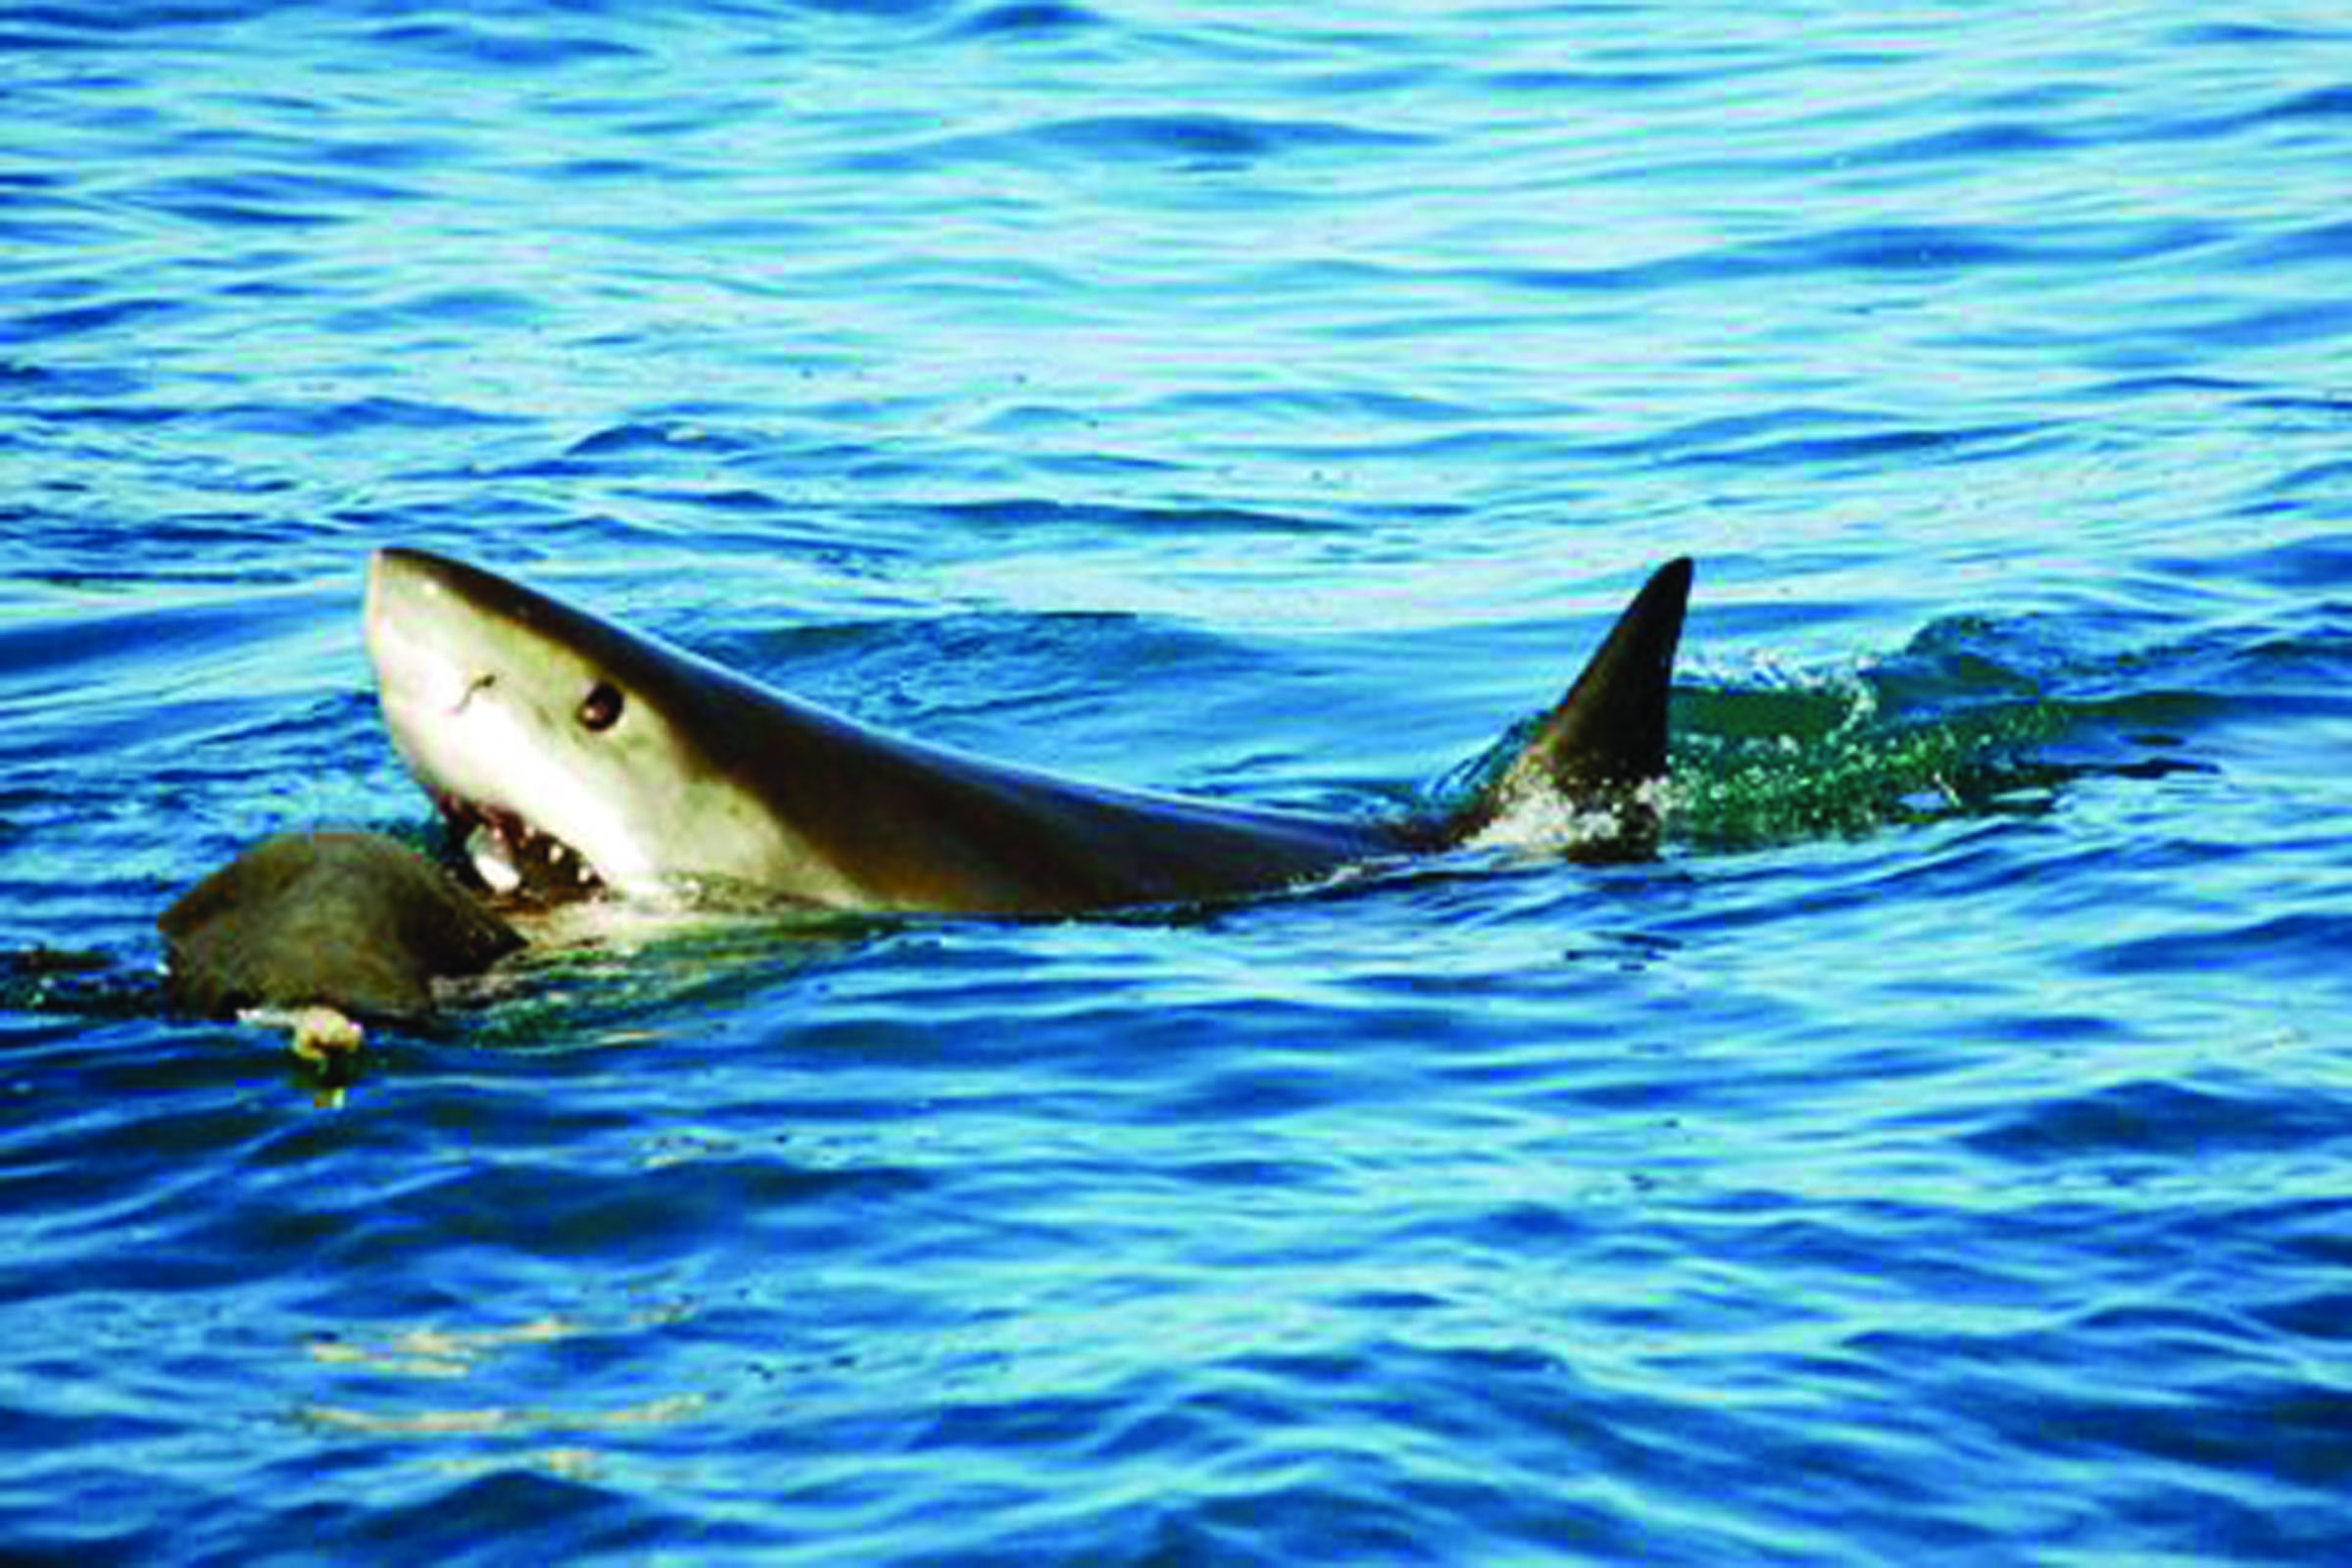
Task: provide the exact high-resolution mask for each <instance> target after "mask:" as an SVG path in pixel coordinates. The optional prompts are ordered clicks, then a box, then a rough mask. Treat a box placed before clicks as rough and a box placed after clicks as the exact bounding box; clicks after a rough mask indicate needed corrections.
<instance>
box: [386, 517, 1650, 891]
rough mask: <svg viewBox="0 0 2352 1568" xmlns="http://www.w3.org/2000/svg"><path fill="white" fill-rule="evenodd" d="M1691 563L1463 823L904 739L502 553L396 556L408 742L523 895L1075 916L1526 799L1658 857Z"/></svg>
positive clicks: (1243, 878) (1254, 874)
mask: <svg viewBox="0 0 2352 1568" xmlns="http://www.w3.org/2000/svg"><path fill="white" fill-rule="evenodd" d="M1690 592H1691V562H1690V561H1689V560H1687V559H1684V560H1677V561H1673V562H1669V563H1668V564H1665V565H1663V566H1661V567H1659V568H1658V569H1657V570H1656V571H1655V572H1654V573H1653V574H1652V575H1651V576H1650V578H1649V580H1648V582H1647V583H1646V584H1645V585H1644V586H1643V587H1642V590H1641V591H1640V593H1638V594H1637V595H1636V596H1635V598H1634V600H1633V602H1632V604H1631V605H1630V606H1629V607H1628V608H1627V609H1626V610H1625V612H1624V613H1622V614H1621V615H1620V616H1619V618H1618V620H1617V622H1616V625H1615V627H1614V628H1613V629H1612V630H1611V631H1610V632H1609V634H1608V636H1607V637H1606V638H1605V639H1604V640H1603V641H1602V643H1601V645H1600V647H1599V649H1598V651H1597V652H1595V653H1594V654H1593V658H1592V660H1591V662H1589V663H1588V664H1587V665H1586V667H1585V670H1584V673H1583V674H1582V675H1581V676H1579V677H1578V679H1577V680H1576V682H1575V684H1574V685H1573V686H1571V687H1570V688H1569V690H1568V692H1567V695H1566V696H1564V697H1563V698H1561V699H1560V701H1559V702H1558V704H1557V705H1556V706H1555V707H1553V708H1552V709H1551V710H1550V711H1548V712H1547V713H1545V714H1544V717H1543V718H1542V719H1541V720H1540V721H1538V722H1537V723H1536V724H1534V725H1533V726H1532V730H1531V731H1530V733H1529V735H1528V738H1527V739H1526V741H1525V742H1524V744H1523V745H1522V746H1521V747H1520V749H1519V750H1518V752H1517V753H1516V755H1514V756H1513V757H1511V758H1510V760H1508V761H1507V762H1505V763H1503V764H1502V765H1501V766H1499V767H1496V768H1495V769H1493V770H1491V771H1490V773H1489V776H1488V778H1487V780H1486V782H1485V783H1484V784H1483V785H1482V786H1481V787H1479V788H1478V789H1477V790H1476V791H1475V792H1474V793H1473V794H1472V795H1471V796H1470V798H1469V799H1467V800H1466V801H1464V802H1461V803H1459V804H1458V805H1455V806H1453V807H1451V808H1450V809H1444V810H1442V811H1437V812H1432V813H1428V814H1424V815H1417V816H1406V817H1402V818H1397V819H1371V818H1366V819H1360V820H1359V819H1354V818H1348V817H1329V816H1317V815H1311V814H1307V813H1303V812H1294V811H1286V810H1273V809H1260V808H1255V807H1249V806H1242V805H1236V804H1232V803H1228V802H1223V801H1212V800H1204V799H1199V798H1189V797H1180V796H1174V795H1160V794H1152V793H1149V792H1145V791H1140V790H1133V789H1125V788H1117V787H1110V786H1105V785H1102V784H1093V783H1085V782H1080V781H1078V780H1074V779H1068V778H1062V777H1058V776H1055V775H1053V774H1049V773H1044V772H1040V771H1036V770H1033V769H1030V768H1026V767H1022V766H1018V765H1015V764H1011V763H1006V762H1002V761H994V760H985V759H981V758H977V757H972V756H968V755H965V754H964V753H961V752H958V751H955V750H951V749H949V748H946V747H941V746H935V745H931V744H928V743H925V742H922V741H918V740H914V739H911V738H909V737H907V736H904V735H897V734H891V733H886V732H884V731H881V730H878V729H874V728H871V727H869V726H867V725H864V724H861V723H858V722H857V721H856V720H854V719H851V718H849V717H847V716H845V715H843V714H841V713H837V712H834V711H829V710H827V709H824V708H821V707H818V706H816V705H815V704H812V703H809V702H805V701H803V700H801V699H799V698H795V697H790V696H787V695H785V694H784V693H782V692H778V691H775V690H772V689H770V688H768V687H766V686H764V685H761V684H760V683H759V682H757V681H755V680H752V679H751V678H749V677H748V676H745V675H742V674H739V673H737V672H736V671H734V670H731V669H728V668H725V667H723V666H721V665H719V664H716V663H713V662H711V661H709V660H706V659H703V658H701V657H699V656H697V655H695V654H692V653H689V652H687V651H686V650H684V649H681V648H677V647H673V646H671V645H670V644H667V643H664V642H662V641H660V640H659V639H657V638H654V637H650V636H647V635H645V634H643V633H641V632H636V631H631V630H628V629H625V628H623V627H621V626H618V625H615V624H613V622H611V621H608V620H604V619H601V618H600V617H598V616H596V615H594V614H591V613H588V612H587V611H584V610H581V609H578V608H576V607H574V606H572V605H568V604H565V603H564V602H563V601H561V600H558V599H555V598H553V597H551V596H549V595H547V594H544V593H541V592H539V591H537V590H535V589H532V588H528V587H525V586H524V585H522V584H521V583H518V582H514V581H511V580H509V579H507V578H505V577H501V576H498V575H496V574H495V573H492V572H489V571H485V570H483V569H482V568H480V567H478V566H472V565H468V564H465V563H463V562H458V561H453V560H449V559H447V558H445V557H441V556H435V555H430V554H427V553H425V552H424V551H420V550H410V549H385V550H380V551H378V552H376V554H375V555H374V557H373V558H372V560H371V561H370V563H369V567H368V605H367V625H366V630H367V645H368V656H369V659H370V661H371V662H372V663H373V664H374V668H375V676H376V684H377V690H378V695H379V698H380V701H381V704H382V709H383V714H384V719H385V723H386V726H387V728H388V729H389V730H390V732H391V736H392V740H393V744H394V746H395V748H396V749H397V750H398V751H399V753H400V755H401V757H402V759H403V760H405V761H406V763H407V764H408V767H409V769H410V771H411V772H412V773H413V774H414V775H415V776H416V778H417V781H418V783H419V784H421V785H422V786H423V788H424V789H425V791H426V792H427V793H428V794H430V795H431V796H432V798H433V800H434V801H435V802H436V804H437V805H438V806H439V808H440V809H441V811H442V812H443V814H444V815H445V816H446V817H447V818H448V820H449V821H450V823H451V824H452V826H453V828H454V829H456V830H457V831H458V832H459V833H460V834H462V835H464V836H465V838H466V844H467V849H468V853H469V855H470V856H471V858H472V859H473V861H474V864H475V866H476V868H477V870H478V871H479V872H480V873H481V875H482V876H483V877H484V879H485V880H486V881H487V882H489V884H490V885H491V886H492V887H493V888H494V889H496V890H498V891H500V892H513V891H520V892H524V893H527V894H531V895H536V896H538V897H541V898H548V899H558V898H564V897H568V896H573V895H576V894H581V893H586V892H591V891H595V890H598V889H606V890H613V891H615V892H619V893H624V894H631V895H646V896H653V897H657V898H662V897H673V898H674V897H678V896H680V895H682V894H683V895H688V896H693V895H704V896H710V895H716V896H719V897H743V896H749V897H752V898H757V899H761V900H767V899H773V900H778V901H787V902H792V903H800V904H808V905H814V906H820V907H829V908H835V909H849V910H898V911H939V912H952V913H973V914H1003V915H1044V914H1070V913H1079V912H1084V911H1089V910H1103V909H1113V908H1120V907H1139V906H1152V905H1170V904H1187V903H1196V902H1201V901H1205V900H1215V899H1224V898H1232V897H1236V896H1241V895H1246V894H1251V893H1259V892H1265V891H1269V890H1274V889H1279V888H1284V887H1289V886H1295V885H1299V884H1304V883H1311V882H1314V881H1317V880H1321V879H1324V878H1328V877H1330V876H1331V875H1333V874H1334V873H1336V872H1338V871H1341V870H1343V869H1345V868H1347V867H1349V866H1352V865H1356V864H1360V863H1365V862H1379V861H1382V860H1386V859H1391V858H1398V857H1403V856H1408V855H1415V854H1426V853H1430V852H1436V851H1443V850H1446V849H1448V848H1451V847H1454V846H1457V845H1462V844H1465V843H1470V842H1473V841H1477V840H1479V839H1480V838H1481V837H1482V835H1487V834H1489V833H1491V832H1493V831H1494V830H1495V828H1496V826H1497V824H1498V823H1502V822H1504V821H1505V820H1506V819H1516V818H1518V817H1520V816H1521V815H1523V814H1524V813H1528V812H1530V811H1533V812H1536V813H1538V814H1544V813H1549V814H1550V815H1551V816H1553V817H1554V819H1556V820H1572V821H1574V822H1576V823H1578V824H1579V825H1580V829H1581V831H1580V832H1578V833H1577V834H1574V835H1572V836H1571V837H1572V842H1570V843H1568V844H1566V845H1565V846H1564V849H1565V851H1566V853H1568V854H1570V855H1572V856H1580V857H1582V858H1625V857H1627V856H1630V855H1640V854H1644V853H1648V851H1649V850H1650V848H1651V847H1652V846H1653V845H1654V838H1655V831H1656V817H1655V813H1654V810H1653V809H1652V804H1651V792H1650V790H1649V786H1650V785H1652V784H1653V783H1654V782H1655V781H1656V780H1658V779H1659V778H1661V777H1662V776H1663V774H1664V773H1665V771H1666V741H1667V724H1666V709H1667V693H1668V687H1669V685H1670V684H1671V681H1672V678H1673V669H1674V655H1675V648H1676V645H1677V644H1678V642H1679V641H1680V640H1681V636H1682V629H1683V618H1684V613H1685V611H1686V609H1687V606H1688V604H1689V600H1690Z"/></svg>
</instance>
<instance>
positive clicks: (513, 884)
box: [466, 824, 522, 894]
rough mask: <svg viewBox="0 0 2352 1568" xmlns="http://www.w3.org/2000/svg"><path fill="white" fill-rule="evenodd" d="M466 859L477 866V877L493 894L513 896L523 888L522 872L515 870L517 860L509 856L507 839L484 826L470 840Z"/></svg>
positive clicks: (475, 870)
mask: <svg viewBox="0 0 2352 1568" xmlns="http://www.w3.org/2000/svg"><path fill="white" fill-rule="evenodd" d="M466 858H467V859H468V860H470V861H472V862H473V873H474V875H476V876H478V877H480V878H481V879H482V880H483V881H484V882H485V883H487V884H488V885H489V888H490V891H491V892H493V893H501V894H504V893H512V892H514V891H515V889H516V888H518V887H520V886H522V872H521V871H519V870H518V869H516V868H515V859H514V857H513V856H511V855H509V854H508V853H507V840H506V836H505V835H504V834H502V833H500V832H499V831H498V830H497V829H496V828H493V827H491V826H489V825H488V824H484V825H483V826H480V827H477V828H475V829H474V830H473V831H472V832H471V833H469V834H467V835H466Z"/></svg>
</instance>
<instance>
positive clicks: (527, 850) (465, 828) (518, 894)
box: [439, 796, 605, 904]
mask: <svg viewBox="0 0 2352 1568" xmlns="http://www.w3.org/2000/svg"><path fill="white" fill-rule="evenodd" d="M439 805H440V807H441V812H442V815H443V816H444V817H446V818H447V819H448V821H449V824H450V826H451V828H452V829H453V830H455V831H456V832H458V833H461V834H463V835H464V845H465V856H466V863H467V864H468V865H470V866H471V867H472V868H473V874H474V875H475V876H477V877H479V878H481V880H482V885H483V886H485V887H487V888H488V889H489V890H490V891H491V892H492V893H494V894H496V895H497V896H499V897H500V898H521V899H527V900H537V901H540V902H544V903H548V904H557V903H562V902H564V901H566V900H570V899H579V898H586V897H588V896H590V895H591V894H596V893H601V892H603V891H604V886H605V883H604V878H602V877H601V876H599V875H598V874H597V871H596V867H595V866H594V865H593V864H591V863H590V862H589V860H588V858H587V857H586V856H584V855H582V854H580V853H579V851H577V850H575V849H573V848H572V847H571V846H570V845H568V844H566V843H564V841H563V840H562V839H559V838H557V837H556V836H555V835H554V834H552V833H546V832H542V831H541V830H540V829H538V828H537V827H534V826H533V825H532V824H531V823H530V822H528V821H526V820H525V819H524V818H522V817H520V816H518V815H516V814H515V813H514V812H512V811H506V810H501V809H497V808H495V807H488V806H483V805H481V804H479V803H477V802H473V801H467V800H464V799H461V798H458V797H455V796H445V797H443V798H442V799H441V800H440V802H439Z"/></svg>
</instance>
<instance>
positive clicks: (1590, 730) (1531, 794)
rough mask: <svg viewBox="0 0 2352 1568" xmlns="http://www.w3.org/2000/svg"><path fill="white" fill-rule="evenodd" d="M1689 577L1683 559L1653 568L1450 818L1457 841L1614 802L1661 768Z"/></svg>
mask: <svg viewBox="0 0 2352 1568" xmlns="http://www.w3.org/2000/svg"><path fill="white" fill-rule="evenodd" d="M1690 602H1691V561H1690V558H1688V557H1684V558H1681V559H1679V560H1675V561H1670V562H1668V563H1667V564H1665V565H1663V566H1660V567H1659V568H1658V569H1657V570H1656V571H1655V572H1653V573H1651V574H1650V578H1649V581H1648V582H1646V583H1644V584H1643V585H1642V591H1641V592H1640V593H1639V594H1636V595H1635V596H1634V602H1633V603H1632V604H1631V605H1628V606H1627V607H1626V610H1625V613H1623V614H1622V615H1620V616H1618V617H1617V624H1616V626H1615V627H1614V628H1612V629H1611V630H1610V632H1609V635H1608V638H1607V640H1606V641H1604V642H1602V644H1601V645H1600V649H1599V651H1598V652H1597V653H1595V654H1594V655H1593V659H1592V662H1590V663H1588V664H1586V666H1585V672H1584V673H1583V674H1582V675H1579V676H1578V677H1577V678H1576V684H1575V685H1573V686H1571V687H1569V688H1568V695H1567V696H1565V697H1563V698H1561V699H1560V701H1559V704H1558V706H1557V707H1555V708H1553V709H1552V710H1551V711H1550V712H1548V713H1546V714H1544V719H1543V721H1542V722H1541V723H1540V724H1538V725H1537V727H1536V732H1535V735H1534V737H1533V738H1532V739H1531V740H1529V741H1528V743H1527V745H1526V746H1525V747H1524V748H1522V749H1521V751H1520V752H1519V755H1518V756H1517V757H1515V758H1513V759H1512V760H1510V762H1509V764H1508V765H1506V766H1505V767H1503V768H1502V769H1501V770H1500V771H1499V772H1498V773H1496V774H1495V776H1494V778H1493V779H1492V780H1491V781H1490V782H1489V783H1488V784H1487V786H1486V787H1485V788H1484V789H1482V790H1480V791H1479V793H1478V796H1477V798H1476V799H1474V800H1473V801H1471V802H1470V804H1469V805H1468V806H1467V807H1465V808H1463V809H1462V810H1461V811H1460V812H1459V813H1458V814H1457V815H1456V816H1455V817H1454V819H1453V821H1452V823H1451V824H1450V826H1451V836H1452V837H1453V838H1454V839H1455V840H1456V841H1457V842H1458V841H1460V840H1464V839H1468V838H1472V837H1474V836H1476V835H1478V834H1480V833H1482V832H1484V831H1486V830H1487V829H1488V828H1490V827H1492V826H1494V825H1495V822H1496V821H1497V820H1499V819H1501V818H1503V817H1505V816H1509V815H1512V814H1514V813H1516V812H1519V811H1522V810H1525V809H1530V808H1539V809H1550V810H1551V811H1552V812H1554V813H1555V814H1556V812H1557V810H1558V809H1559V807H1560V806H1561V805H1562V804H1564V805H1565V806H1566V807H1567V808H1568V809H1571V810H1582V809H1601V810H1607V811H1615V810H1619V809H1622V808H1623V807H1624V806H1625V805H1626V804H1627V799H1628V797H1630V796H1631V794H1632V793H1633V792H1634V791H1635V790H1637V789H1638V788H1640V786H1642V785H1643V784H1646V783H1648V782H1649V781H1650V780H1652V779H1656V778H1660V777H1663V776H1664V774H1665V772H1666V704H1667V694H1668V690H1669V688H1670V687H1671V686H1672V685H1673V681H1674V651H1675V647H1676V645H1677V644H1678V643H1680V642H1681V640H1682V635H1683V614H1684V612H1685V611H1686V609H1688V607H1689V605H1690ZM1639 814H1640V815H1642V817H1643V818H1644V819H1645V820H1644V821H1642V822H1639V823H1637V822H1628V823H1626V824H1625V825H1626V827H1627V829H1628V830H1629V832H1632V833H1639V831H1640V830H1642V828H1644V827H1647V826H1649V825H1650V824H1649V823H1648V821H1647V820H1646V818H1647V813H1646V812H1643V813H1639Z"/></svg>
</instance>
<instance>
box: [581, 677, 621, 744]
mask: <svg viewBox="0 0 2352 1568" xmlns="http://www.w3.org/2000/svg"><path fill="white" fill-rule="evenodd" d="M622 706H623V700H622V698H621V695H620V688H619V687H617V686H615V685H613V683H612V682H611V681H609V680H600V681H598V682H597V683H596V684H595V685H593V686H591V687H589V688H588V695H587V696H585V697H583V698H581V699H580V724H581V727H583V728H585V729H590V730H594V731H596V732H597V733H599V734H602V733H603V732H604V731H606V730H609V729H611V728H612V727H613V725H615V724H617V723H619V722H620V710H621V708H622Z"/></svg>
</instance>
